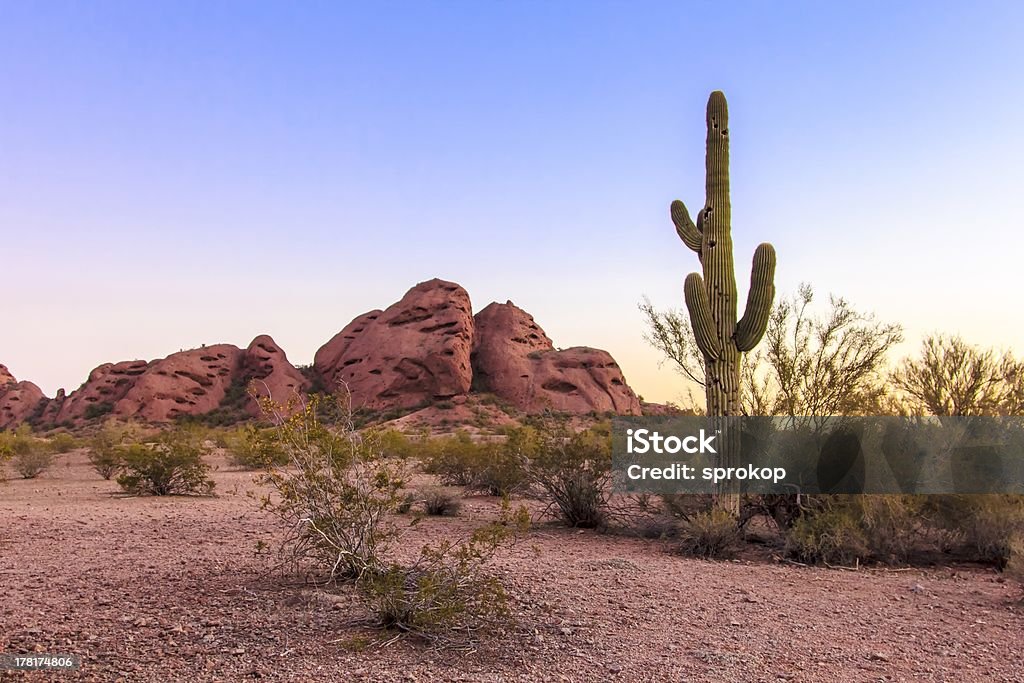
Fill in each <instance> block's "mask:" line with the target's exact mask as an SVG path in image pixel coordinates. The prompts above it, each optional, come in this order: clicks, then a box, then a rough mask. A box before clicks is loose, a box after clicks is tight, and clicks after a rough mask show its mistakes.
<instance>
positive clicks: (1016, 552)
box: [1003, 535, 1024, 586]
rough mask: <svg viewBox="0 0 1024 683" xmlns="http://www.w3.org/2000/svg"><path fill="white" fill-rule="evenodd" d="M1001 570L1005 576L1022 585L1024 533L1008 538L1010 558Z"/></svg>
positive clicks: (1023, 583)
mask: <svg viewBox="0 0 1024 683" xmlns="http://www.w3.org/2000/svg"><path fill="white" fill-rule="evenodd" d="M1003 572H1004V573H1005V574H1006V576H1007V578H1009V579H1011V580H1013V581H1016V582H1018V583H1020V584H1021V585H1022V586H1024V535H1017V536H1014V537H1013V538H1012V539H1011V540H1010V558H1009V559H1008V560H1007V562H1006V568H1005V569H1004V570H1003Z"/></svg>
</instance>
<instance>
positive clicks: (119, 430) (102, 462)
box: [88, 422, 136, 480]
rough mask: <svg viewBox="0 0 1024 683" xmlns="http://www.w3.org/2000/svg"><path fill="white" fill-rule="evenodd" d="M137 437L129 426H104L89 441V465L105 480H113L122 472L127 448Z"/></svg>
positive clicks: (115, 424) (110, 423)
mask: <svg viewBox="0 0 1024 683" xmlns="http://www.w3.org/2000/svg"><path fill="white" fill-rule="evenodd" d="M135 436H136V434H135V430H134V429H133V428H132V427H130V426H128V425H119V424H117V423H115V422H109V423H107V424H105V425H103V427H102V428H101V429H100V430H99V431H98V432H96V434H95V435H94V436H93V437H92V439H91V440H90V441H89V455H88V458H89V464H91V465H92V468H93V469H94V470H96V472H97V473H98V474H99V475H100V476H101V477H103V478H104V479H107V480H109V479H111V478H113V476H114V475H115V474H117V473H118V472H119V471H120V470H121V466H122V459H123V457H124V449H125V446H126V445H127V444H129V443H131V442H132V441H133V440H134V439H135Z"/></svg>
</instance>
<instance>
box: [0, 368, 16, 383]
mask: <svg viewBox="0 0 1024 683" xmlns="http://www.w3.org/2000/svg"><path fill="white" fill-rule="evenodd" d="M16 381H17V380H15V379H14V375H12V374H11V372H10V370H8V369H7V366H6V365H3V364H0V389H2V388H3V387H5V386H7V385H8V384H14V383H15V382H16Z"/></svg>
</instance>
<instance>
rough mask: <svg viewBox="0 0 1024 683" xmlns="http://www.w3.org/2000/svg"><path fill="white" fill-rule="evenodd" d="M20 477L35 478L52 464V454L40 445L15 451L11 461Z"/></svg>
mask: <svg viewBox="0 0 1024 683" xmlns="http://www.w3.org/2000/svg"><path fill="white" fill-rule="evenodd" d="M11 464H12V465H13V466H14V471H15V472H17V473H18V475H19V476H20V477H21V478H22V479H35V478H36V477H38V476H39V475H40V474H42V473H43V472H45V471H46V470H48V469H50V467H51V466H52V465H53V454H52V453H50V452H49V451H47V450H45V449H44V448H42V447H40V446H33V447H32V448H30V449H28V450H26V451H24V452H21V453H17V454H15V456H14V460H13V461H12V463H11Z"/></svg>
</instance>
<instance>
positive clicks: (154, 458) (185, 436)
mask: <svg viewBox="0 0 1024 683" xmlns="http://www.w3.org/2000/svg"><path fill="white" fill-rule="evenodd" d="M204 453H205V449H204V447H203V445H202V441H201V440H200V437H199V436H198V435H197V434H195V433H194V432H192V431H191V430H187V429H181V428H178V429H172V430H168V431H165V432H162V433H161V434H159V435H158V436H157V437H156V439H155V440H154V441H153V442H151V443H144V444H132V445H130V446H127V447H126V448H125V449H124V451H123V456H122V460H121V469H122V472H121V474H120V475H118V477H117V483H118V484H119V485H120V486H121V488H122V489H124V490H125V491H127V492H128V493H132V494H135V495H155V496H167V495H184V494H209V493H211V492H212V491H213V486H214V483H213V480H212V479H210V478H209V476H208V474H209V472H210V466H209V465H208V464H207V463H206V462H205V461H204V460H203V455H204Z"/></svg>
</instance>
